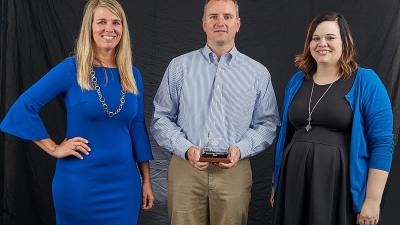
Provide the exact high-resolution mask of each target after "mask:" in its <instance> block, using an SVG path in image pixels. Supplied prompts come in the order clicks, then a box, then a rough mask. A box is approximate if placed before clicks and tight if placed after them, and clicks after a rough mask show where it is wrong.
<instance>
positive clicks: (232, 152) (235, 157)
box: [218, 146, 240, 169]
mask: <svg viewBox="0 0 400 225" xmlns="http://www.w3.org/2000/svg"><path fill="white" fill-rule="evenodd" d="M228 159H229V161H230V162H229V163H222V162H220V163H218V166H219V167H221V168H223V169H229V168H231V167H234V166H236V165H237V163H238V162H239V160H240V149H239V147H237V146H231V147H229V154H228Z"/></svg>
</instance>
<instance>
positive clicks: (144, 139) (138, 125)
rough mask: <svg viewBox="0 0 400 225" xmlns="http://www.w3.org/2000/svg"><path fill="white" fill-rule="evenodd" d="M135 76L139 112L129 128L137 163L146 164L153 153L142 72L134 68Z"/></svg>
mask: <svg viewBox="0 0 400 225" xmlns="http://www.w3.org/2000/svg"><path fill="white" fill-rule="evenodd" d="M133 74H134V76H135V80H136V85H137V88H138V91H139V93H138V112H137V114H136V116H135V118H134V119H133V120H132V121H131V123H130V126H129V134H130V137H131V141H132V147H133V149H132V153H133V157H134V159H135V161H136V162H139V163H140V162H144V161H149V160H152V159H153V154H152V152H151V147H150V142H149V135H148V133H147V129H146V124H145V120H144V94H143V82H142V76H141V74H140V71H139V70H138V69H137V68H136V67H134V68H133Z"/></svg>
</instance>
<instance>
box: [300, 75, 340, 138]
mask: <svg viewBox="0 0 400 225" xmlns="http://www.w3.org/2000/svg"><path fill="white" fill-rule="evenodd" d="M333 83H335V82H332V83H331V84H330V85H329V87H328V88H327V89H326V90H325V92H324V93H323V94H322V95H321V97H320V98H319V99H318V101H317V102H316V103H315V105H314V107H313V108H312V109H311V99H312V96H313V92H314V80H313V83H312V88H311V94H310V99H309V100H308V118H307V121H308V123H307V126H306V127H305V128H306V131H307V132H309V131H310V130H311V129H312V126H311V120H312V119H311V115H312V113H313V112H314V109H315V107H317V105H318V103H319V102H320V101H321V99H322V98H323V97H324V96H325V94H326V93H327V92H328V91H329V89H330V88H331V87H332V85H333Z"/></svg>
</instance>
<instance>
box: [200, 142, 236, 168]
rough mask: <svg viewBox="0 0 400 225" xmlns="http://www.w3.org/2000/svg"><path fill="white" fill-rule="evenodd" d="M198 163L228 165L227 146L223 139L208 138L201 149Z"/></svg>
mask: <svg viewBox="0 0 400 225" xmlns="http://www.w3.org/2000/svg"><path fill="white" fill-rule="evenodd" d="M199 161H200V162H212V163H219V162H222V163H229V162H230V160H229V159H228V145H227V144H225V142H224V139H223V138H212V137H209V138H208V143H207V145H206V146H204V147H201V153H200V160H199Z"/></svg>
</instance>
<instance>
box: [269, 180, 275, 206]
mask: <svg viewBox="0 0 400 225" xmlns="http://www.w3.org/2000/svg"><path fill="white" fill-rule="evenodd" d="M274 197H275V189H274V185H272V186H271V196H269V203H270V204H271V207H272V208H274Z"/></svg>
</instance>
